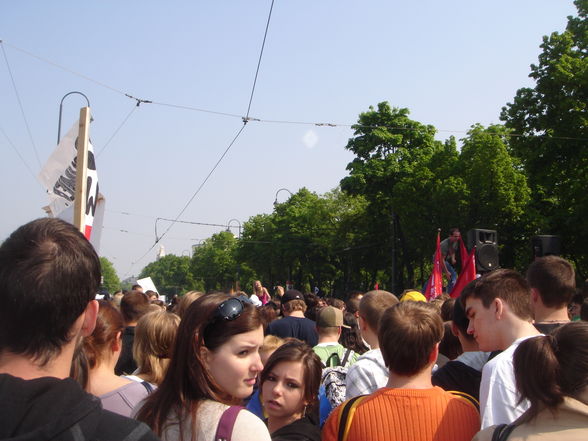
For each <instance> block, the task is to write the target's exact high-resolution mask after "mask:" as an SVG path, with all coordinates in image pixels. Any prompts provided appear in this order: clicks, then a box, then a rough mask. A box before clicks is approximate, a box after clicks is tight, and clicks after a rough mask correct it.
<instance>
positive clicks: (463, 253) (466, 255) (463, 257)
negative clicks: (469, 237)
mask: <svg viewBox="0 0 588 441" xmlns="http://www.w3.org/2000/svg"><path fill="white" fill-rule="evenodd" d="M459 256H460V260H461V270H462V271H463V269H464V268H465V267H466V263H467V261H468V258H469V253H468V250H467V248H466V246H465V244H464V243H463V238H462V237H461V236H459Z"/></svg>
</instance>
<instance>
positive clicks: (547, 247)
mask: <svg viewBox="0 0 588 441" xmlns="http://www.w3.org/2000/svg"><path fill="white" fill-rule="evenodd" d="M531 245H532V246H533V257H543V256H559V255H560V254H561V238H560V237H559V236H550V235H541V236H533V237H532V238H531Z"/></svg>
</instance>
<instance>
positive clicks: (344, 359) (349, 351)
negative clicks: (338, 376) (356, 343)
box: [341, 348, 353, 366]
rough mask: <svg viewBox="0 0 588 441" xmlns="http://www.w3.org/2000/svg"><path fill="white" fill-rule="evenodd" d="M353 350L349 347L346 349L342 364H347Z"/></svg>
mask: <svg viewBox="0 0 588 441" xmlns="http://www.w3.org/2000/svg"><path fill="white" fill-rule="evenodd" d="M352 352H353V351H352V350H351V349H349V348H348V349H347V350H346V351H345V355H344V356H343V361H342V362H341V366H345V365H346V364H347V361H349V356H350V355H351V353H352Z"/></svg>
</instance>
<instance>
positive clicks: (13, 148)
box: [0, 126, 45, 191]
mask: <svg viewBox="0 0 588 441" xmlns="http://www.w3.org/2000/svg"><path fill="white" fill-rule="evenodd" d="M0 132H2V134H3V135H4V137H5V138H6V141H8V145H9V146H10V147H12V150H14V152H15V153H16V154H17V155H18V157H19V158H20V160H21V161H22V163H23V164H24V166H25V167H26V169H27V170H28V171H29V173H30V174H31V176H32V177H33V179H34V180H35V182H36V183H37V184H39V185H40V186H41V188H42V189H43V191H45V187H43V185H42V184H41V183H40V182H39V179H38V178H37V176H36V175H35V173H34V172H33V169H32V168H31V167H30V166H29V164H28V163H27V161H25V159H24V158H23V157H22V155H21V154H20V152H19V151H18V149H17V148H16V146H15V145H14V143H13V142H12V141H11V140H10V138H9V137H8V135H7V134H6V132H5V131H4V129H3V128H2V126H0Z"/></svg>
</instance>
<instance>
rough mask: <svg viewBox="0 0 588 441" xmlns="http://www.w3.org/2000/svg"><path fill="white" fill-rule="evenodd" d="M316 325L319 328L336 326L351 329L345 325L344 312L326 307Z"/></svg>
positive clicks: (319, 314) (332, 307) (320, 313)
mask: <svg viewBox="0 0 588 441" xmlns="http://www.w3.org/2000/svg"><path fill="white" fill-rule="evenodd" d="M316 325H317V326H318V327H319V328H332V327H335V326H342V327H343V328H349V326H347V325H344V324H343V311H341V310H340V309H339V308H335V307H334V306H325V307H324V308H323V309H321V310H320V311H319V313H318V317H317V320H316Z"/></svg>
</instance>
